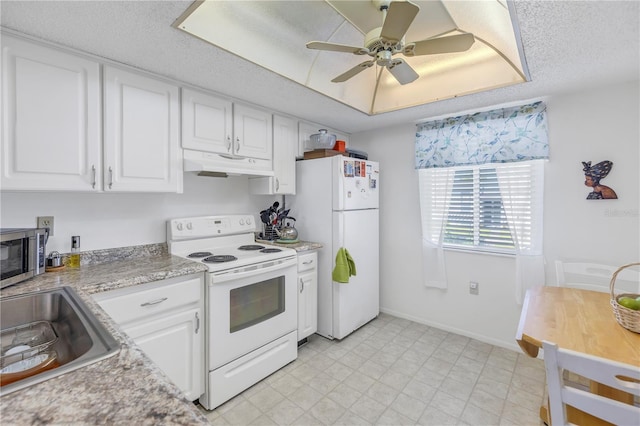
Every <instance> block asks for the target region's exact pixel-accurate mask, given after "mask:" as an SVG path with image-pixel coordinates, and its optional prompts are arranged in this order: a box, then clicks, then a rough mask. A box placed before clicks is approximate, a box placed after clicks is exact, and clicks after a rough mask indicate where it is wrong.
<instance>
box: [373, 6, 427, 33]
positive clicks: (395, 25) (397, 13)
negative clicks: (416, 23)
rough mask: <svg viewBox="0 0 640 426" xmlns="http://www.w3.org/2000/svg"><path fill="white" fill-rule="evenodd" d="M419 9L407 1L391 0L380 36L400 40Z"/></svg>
mask: <svg viewBox="0 0 640 426" xmlns="http://www.w3.org/2000/svg"><path fill="white" fill-rule="evenodd" d="M419 11H420V8H419V7H418V6H416V5H415V4H413V3H411V2H409V1H392V2H391V4H390V5H389V10H388V11H387V17H386V18H385V20H384V24H382V30H381V31H380V37H382V38H385V39H387V40H389V41H400V40H402V37H404V35H405V33H406V32H407V30H408V29H409V26H411V23H412V22H413V19H414V18H415V17H416V15H417V14H418V12H419Z"/></svg>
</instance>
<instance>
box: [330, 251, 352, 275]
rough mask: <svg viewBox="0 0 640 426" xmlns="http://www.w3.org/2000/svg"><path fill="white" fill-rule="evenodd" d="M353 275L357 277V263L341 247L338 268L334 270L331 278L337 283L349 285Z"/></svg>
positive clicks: (337, 261)
mask: <svg viewBox="0 0 640 426" xmlns="http://www.w3.org/2000/svg"><path fill="white" fill-rule="evenodd" d="M351 275H354V276H355V275H356V263H355V262H354V260H353V258H352V257H351V255H350V254H349V251H348V250H347V249H346V248H344V247H341V248H340V249H339V250H338V253H337V254H336V266H335V268H333V273H332V274H331V276H332V278H333V280H334V281H336V282H339V283H348V282H349V277H350V276H351Z"/></svg>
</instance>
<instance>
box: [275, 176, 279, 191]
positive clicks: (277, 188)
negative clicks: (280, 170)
mask: <svg viewBox="0 0 640 426" xmlns="http://www.w3.org/2000/svg"><path fill="white" fill-rule="evenodd" d="M279 190H280V179H278V178H276V191H279Z"/></svg>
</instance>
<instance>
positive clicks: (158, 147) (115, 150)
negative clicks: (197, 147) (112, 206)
mask: <svg viewBox="0 0 640 426" xmlns="http://www.w3.org/2000/svg"><path fill="white" fill-rule="evenodd" d="M179 125H180V111H179V89H178V87H177V86H175V85H172V84H169V83H166V82H164V81H160V80H157V79H154V78H150V77H147V76H145V75H141V74H138V73H134V72H129V71H125V70H123V69H120V68H115V67H111V66H105V67H104V189H105V191H114V192H120V191H123V192H182V156H181V150H180V134H179Z"/></svg>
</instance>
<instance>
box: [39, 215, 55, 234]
mask: <svg viewBox="0 0 640 426" xmlns="http://www.w3.org/2000/svg"><path fill="white" fill-rule="evenodd" d="M38 228H49V236H50V237H53V216H38Z"/></svg>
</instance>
